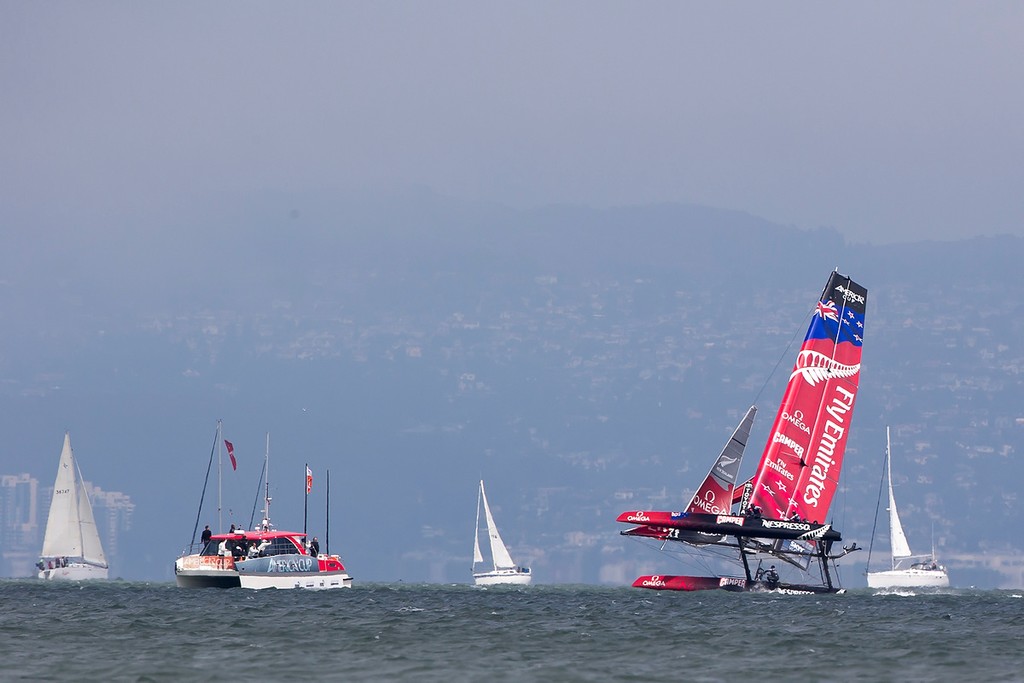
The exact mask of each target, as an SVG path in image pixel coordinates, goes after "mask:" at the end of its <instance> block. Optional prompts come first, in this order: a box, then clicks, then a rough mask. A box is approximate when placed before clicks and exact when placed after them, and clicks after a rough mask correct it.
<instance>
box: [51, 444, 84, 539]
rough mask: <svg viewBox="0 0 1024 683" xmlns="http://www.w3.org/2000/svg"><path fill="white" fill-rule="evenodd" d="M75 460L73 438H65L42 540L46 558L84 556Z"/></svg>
mask: <svg viewBox="0 0 1024 683" xmlns="http://www.w3.org/2000/svg"><path fill="white" fill-rule="evenodd" d="M77 471H78V470H77V468H76V467H75V457H74V454H73V453H72V451H71V435H70V434H65V435H64V448H63V450H61V453H60V463H59V464H58V465H57V478H56V480H54V482H53V499H52V500H51V502H50V514H49V516H48V517H47V518H46V534H45V535H44V536H43V552H42V555H43V557H62V556H70V557H78V556H80V555H81V554H82V534H81V531H80V530H79V528H78V486H77V485H76V483H75V475H76V474H77Z"/></svg>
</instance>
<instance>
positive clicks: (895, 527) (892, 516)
mask: <svg viewBox="0 0 1024 683" xmlns="http://www.w3.org/2000/svg"><path fill="white" fill-rule="evenodd" d="M885 458H886V461H887V463H886V467H887V468H888V474H889V543H890V544H891V545H892V557H893V560H894V561H895V560H896V559H897V558H901V557H910V555H911V552H910V544H909V543H907V535H906V534H904V533H903V525H902V524H900V513H899V512H897V511H896V496H895V495H893V492H892V451H891V450H890V448H889V428H888V427H886V428H885Z"/></svg>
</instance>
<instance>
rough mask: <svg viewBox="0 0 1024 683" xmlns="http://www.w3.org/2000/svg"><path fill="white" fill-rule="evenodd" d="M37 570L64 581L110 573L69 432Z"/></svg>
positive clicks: (96, 577) (65, 440) (49, 577)
mask: <svg viewBox="0 0 1024 683" xmlns="http://www.w3.org/2000/svg"><path fill="white" fill-rule="evenodd" d="M36 567H37V568H38V569H39V578H40V579H48V580H63V581H82V580H85V579H106V578H107V572H108V571H109V570H108V567H107V558H106V556H105V555H104V554H103V546H102V544H101V543H100V535H99V531H98V530H97V529H96V520H95V518H94V517H93V515H92V504H91V503H90V502H89V496H88V494H87V493H86V491H85V482H84V481H82V473H81V471H80V470H79V469H78V463H76V462H75V455H74V452H73V451H72V450H71V435H70V434H68V433H65V434H64V448H63V450H62V451H61V454H60V464H59V465H58V466H57V479H56V480H55V481H54V483H53V500H52V501H51V502H50V515H49V517H48V518H47V520H46V535H45V536H44V537H43V551H42V553H41V554H40V559H39V562H38V563H37V564H36Z"/></svg>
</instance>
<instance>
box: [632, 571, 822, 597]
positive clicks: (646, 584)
mask: <svg viewBox="0 0 1024 683" xmlns="http://www.w3.org/2000/svg"><path fill="white" fill-rule="evenodd" d="M633 588H649V589H651V590H656V591H708V590H719V589H721V590H726V591H732V592H735V593H739V592H745V591H769V590H771V591H775V592H778V593H791V594H805V593H840V592H842V589H841V588H832V587H829V586H805V585H802V584H789V583H780V584H779V585H778V586H776V587H775V588H768V587H766V586H765V585H764V584H763V583H761V582H760V581H748V580H747V579H744V578H742V577H739V576H670V575H667V574H649V575H646V576H641V577H640V578H638V579H637V580H636V581H634V582H633Z"/></svg>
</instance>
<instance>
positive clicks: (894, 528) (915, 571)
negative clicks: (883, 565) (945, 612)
mask: <svg viewBox="0 0 1024 683" xmlns="http://www.w3.org/2000/svg"><path fill="white" fill-rule="evenodd" d="M885 463H886V471H885V478H886V479H887V480H888V482H889V543H890V546H891V555H892V568H891V569H887V570H885V571H880V572H872V571H869V572H867V579H868V588H947V587H948V586H949V575H948V574H947V573H946V568H945V567H943V566H942V565H940V564H938V563H937V562H936V561H935V550H934V549H932V553H931V555H914V554H913V553H912V552H911V551H910V544H909V543H908V542H907V536H906V534H904V533H903V525H902V524H900V515H899V512H897V510H896V497H895V496H894V495H893V492H892V454H891V452H890V449H889V428H888V427H886V428H885ZM876 516H877V515H876ZM906 560H916V561H913V562H912V563H911V565H910V566H909V567H901V566H900V565H901V564H902V563H903V562H904V561H906ZM868 566H869V567H870V566H871V553H870V552H869V553H868Z"/></svg>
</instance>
